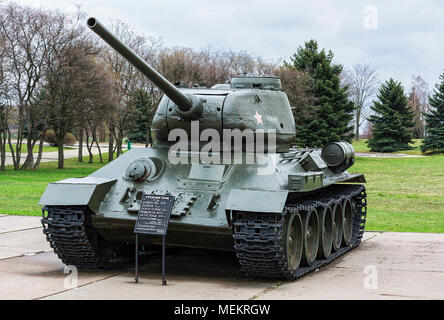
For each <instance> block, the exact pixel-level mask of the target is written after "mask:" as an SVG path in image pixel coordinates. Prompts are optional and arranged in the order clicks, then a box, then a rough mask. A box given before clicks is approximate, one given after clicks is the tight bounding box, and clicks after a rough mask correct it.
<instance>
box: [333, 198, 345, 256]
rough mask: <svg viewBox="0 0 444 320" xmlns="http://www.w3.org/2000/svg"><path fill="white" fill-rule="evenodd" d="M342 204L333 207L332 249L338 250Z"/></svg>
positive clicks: (339, 245) (340, 240)
mask: <svg viewBox="0 0 444 320" xmlns="http://www.w3.org/2000/svg"><path fill="white" fill-rule="evenodd" d="M342 221H343V218H342V205H341V204H340V203H337V204H336V205H335V206H334V207H333V251H338V250H339V248H340V247H341V243H342V229H343V228H342Z"/></svg>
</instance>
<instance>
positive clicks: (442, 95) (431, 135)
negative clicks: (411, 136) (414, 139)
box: [421, 72, 444, 152]
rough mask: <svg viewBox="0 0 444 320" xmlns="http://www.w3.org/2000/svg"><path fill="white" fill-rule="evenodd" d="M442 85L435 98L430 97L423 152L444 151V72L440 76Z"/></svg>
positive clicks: (422, 145) (436, 87)
mask: <svg viewBox="0 0 444 320" xmlns="http://www.w3.org/2000/svg"><path fill="white" fill-rule="evenodd" d="M440 79H441V84H436V86H435V90H433V93H434V94H433V97H429V103H430V108H431V109H430V112H429V113H426V114H424V116H425V120H426V126H425V132H426V137H425V138H424V140H423V141H422V144H421V151H422V152H427V151H444V72H443V74H442V75H441V76H440Z"/></svg>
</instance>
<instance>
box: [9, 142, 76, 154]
mask: <svg viewBox="0 0 444 320" xmlns="http://www.w3.org/2000/svg"><path fill="white" fill-rule="evenodd" d="M12 148H13V150H14V152H15V144H13V145H12ZM63 149H64V150H70V149H73V148H70V147H64V148H63ZM57 150H58V149H57V147H50V146H43V151H42V152H52V151H57ZM6 152H11V149H10V148H9V145H7V146H6ZM27 152H28V147H27V145H26V143H23V144H22V154H25V153H27ZM32 152H34V153H38V152H39V146H38V145H35V146H34V148H33V149H32Z"/></svg>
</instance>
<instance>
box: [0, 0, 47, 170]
mask: <svg viewBox="0 0 444 320" xmlns="http://www.w3.org/2000/svg"><path fill="white" fill-rule="evenodd" d="M49 23H50V15H49V14H48V13H47V12H45V11H43V10H38V9H31V8H28V7H20V6H18V5H16V4H14V3H10V4H8V5H6V6H4V7H2V12H1V18H0V34H1V36H0V37H1V38H3V40H2V41H3V50H4V54H5V56H4V59H5V61H4V62H3V65H5V66H6V68H7V72H8V77H9V81H10V82H9V92H10V99H11V100H12V101H13V103H14V105H16V106H17V109H18V129H17V141H16V145H15V148H13V145H12V141H11V132H10V130H9V129H8V143H9V147H10V149H11V153H12V158H13V163H14V168H15V169H19V167H20V158H21V148H22V141H23V138H24V129H25V127H26V129H27V137H28V139H27V148H28V155H27V159H26V161H25V165H24V167H26V168H33V165H34V164H33V162H34V159H33V152H32V151H33V147H34V145H35V140H36V139H35V137H36V130H37V129H36V126H37V121H38V120H39V118H40V115H39V111H38V110H37V108H35V106H34V101H35V97H36V95H37V94H38V93H39V90H40V84H41V78H42V74H43V71H44V67H45V65H44V62H45V57H46V55H47V54H48V47H47V46H46V44H45V41H44V37H43V36H42V28H43V27H44V26H45V25H48V24H49Z"/></svg>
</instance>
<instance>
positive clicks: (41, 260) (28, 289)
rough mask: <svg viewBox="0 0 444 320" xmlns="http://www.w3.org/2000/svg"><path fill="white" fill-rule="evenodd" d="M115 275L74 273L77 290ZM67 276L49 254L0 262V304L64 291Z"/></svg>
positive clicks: (60, 265) (53, 255)
mask: <svg viewBox="0 0 444 320" xmlns="http://www.w3.org/2000/svg"><path fill="white" fill-rule="evenodd" d="M116 274H118V273H117V272H116V271H99V272H97V271H94V272H79V273H78V288H81V286H84V285H86V284H88V283H93V282H96V281H100V280H103V279H106V278H108V277H111V276H115V275H116ZM68 277H71V275H70V274H65V273H64V265H63V263H62V262H61V261H60V260H59V259H58V258H57V256H56V255H55V254H53V253H51V252H47V253H42V254H37V255H34V256H23V257H19V258H13V259H3V260H0V287H1V290H0V300H3V299H10V300H22V299H23V300H29V299H39V298H44V297H47V296H48V295H52V294H55V293H60V292H63V291H65V290H68V289H69V287H70V286H71V285H72V281H71V280H70V278H68Z"/></svg>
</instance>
